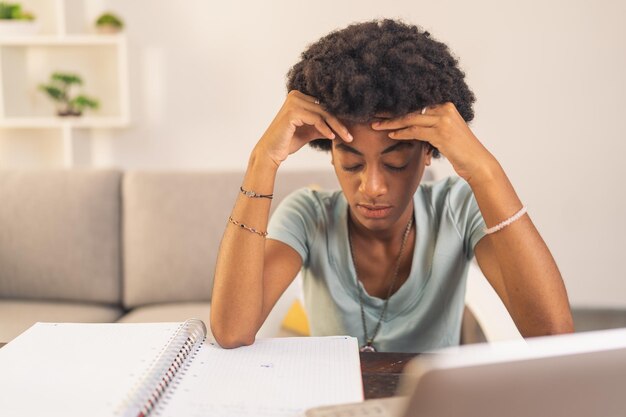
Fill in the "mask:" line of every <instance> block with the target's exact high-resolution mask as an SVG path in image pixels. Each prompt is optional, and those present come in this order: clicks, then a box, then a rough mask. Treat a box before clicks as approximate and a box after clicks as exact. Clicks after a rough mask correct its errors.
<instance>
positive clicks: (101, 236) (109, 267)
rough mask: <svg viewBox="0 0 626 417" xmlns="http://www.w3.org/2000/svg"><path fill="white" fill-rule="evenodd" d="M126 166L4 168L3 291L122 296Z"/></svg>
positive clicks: (0, 176) (0, 195) (0, 204)
mask: <svg viewBox="0 0 626 417" xmlns="http://www.w3.org/2000/svg"><path fill="white" fill-rule="evenodd" d="M120 183H121V173H120V172H117V171H105V170H97V171H96V170H72V171H63V170H54V171H49V170H43V171H0V298H5V299H6V298H24V299H40V300H46V299H48V300H50V299H54V300H70V301H73V300H76V301H81V302H89V301H93V302H99V303H106V304H120V303H121V261H120V255H121V250H120V245H121V241H120V229H121V225H120V212H121V204H120Z"/></svg>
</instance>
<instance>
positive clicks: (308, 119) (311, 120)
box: [302, 112, 335, 139]
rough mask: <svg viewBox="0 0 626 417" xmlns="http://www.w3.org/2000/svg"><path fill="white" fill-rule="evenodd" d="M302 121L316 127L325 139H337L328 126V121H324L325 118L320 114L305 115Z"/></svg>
mask: <svg viewBox="0 0 626 417" xmlns="http://www.w3.org/2000/svg"><path fill="white" fill-rule="evenodd" d="M302 121H304V123H306V124H308V125H311V126H315V128H316V129H317V130H318V132H320V133H321V134H322V135H323V136H324V137H325V138H328V139H335V133H334V132H333V130H332V129H331V128H330V126H328V124H327V123H326V120H324V117H322V115H320V114H318V113H313V112H307V113H306V114H305V115H303V117H302Z"/></svg>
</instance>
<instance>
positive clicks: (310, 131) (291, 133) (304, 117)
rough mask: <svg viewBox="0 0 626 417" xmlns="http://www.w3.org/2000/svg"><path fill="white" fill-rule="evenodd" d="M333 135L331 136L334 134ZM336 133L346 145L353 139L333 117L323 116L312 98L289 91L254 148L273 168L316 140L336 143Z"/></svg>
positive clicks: (323, 113) (322, 111) (322, 112)
mask: <svg viewBox="0 0 626 417" xmlns="http://www.w3.org/2000/svg"><path fill="white" fill-rule="evenodd" d="M333 131H334V132H333ZM335 132H336V133H337V134H338V135H339V136H340V137H341V138H342V139H343V140H344V141H345V142H351V141H352V135H350V132H348V129H347V128H346V127H345V126H344V125H343V123H341V122H340V121H339V119H337V118H336V117H335V116H333V115H331V114H330V113H328V112H326V111H325V110H324V109H323V108H322V106H321V105H320V104H319V102H317V101H316V99H315V97H311V96H309V95H306V94H303V93H301V92H300V91H297V90H291V91H290V92H289V94H288V95H287V98H286V99H285V102H284V103H283V106H282V107H281V108H280V110H279V111H278V114H276V117H274V120H273V121H272V123H271V124H270V126H269V127H268V128H267V130H266V131H265V133H264V134H263V136H262V137H261V139H260V140H259V142H258V143H257V146H256V151H258V152H263V153H264V154H265V155H266V156H268V157H269V158H270V159H271V160H272V161H273V162H274V163H275V164H276V166H279V165H280V164H281V163H282V162H283V161H284V160H285V159H287V157H288V156H289V155H290V154H292V153H294V152H296V151H298V150H299V149H300V148H302V147H303V146H304V145H306V144H307V143H309V142H311V141H312V140H315V139H321V138H327V139H331V140H332V139H335Z"/></svg>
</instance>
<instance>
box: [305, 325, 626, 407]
mask: <svg viewBox="0 0 626 417" xmlns="http://www.w3.org/2000/svg"><path fill="white" fill-rule="evenodd" d="M397 394H398V395H397V396H396V397H392V398H388V399H382V400H366V401H364V402H361V403H356V404H345V405H337V406H328V407H318V408H314V409H311V410H307V412H306V416H307V417H340V416H341V417H456V416H459V417H461V416H462V417H490V416H494V417H496V416H497V417H503V416H505V417H529V416H532V417H544V416H545V417H624V416H626V328H624V329H613V330H602V331H594V332H586V333H575V334H568V335H559V336H549V337H538V338H532V339H527V340H517V341H510V342H497V343H492V344H480V345H466V346H460V347H456V348H450V349H444V350H441V351H437V352H434V353H431V354H423V355H420V356H418V357H416V358H415V359H413V360H411V362H409V364H407V366H406V368H405V371H404V373H403V374H402V377H401V379H400V385H399V389H398V393H397Z"/></svg>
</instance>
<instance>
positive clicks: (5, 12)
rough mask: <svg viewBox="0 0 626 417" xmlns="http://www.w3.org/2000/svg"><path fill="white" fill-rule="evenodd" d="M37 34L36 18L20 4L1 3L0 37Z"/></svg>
mask: <svg viewBox="0 0 626 417" xmlns="http://www.w3.org/2000/svg"><path fill="white" fill-rule="evenodd" d="M36 32H37V24H36V22H35V16H34V15H33V14H32V13H30V12H27V11H24V10H22V5H20V4H19V3H6V2H0V36H2V35H32V34H34V33H36Z"/></svg>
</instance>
